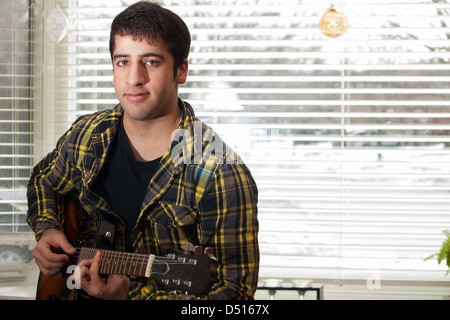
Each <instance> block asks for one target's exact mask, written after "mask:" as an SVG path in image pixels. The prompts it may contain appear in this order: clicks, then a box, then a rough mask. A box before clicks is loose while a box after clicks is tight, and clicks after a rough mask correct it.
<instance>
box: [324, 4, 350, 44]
mask: <svg viewBox="0 0 450 320" xmlns="http://www.w3.org/2000/svg"><path fill="white" fill-rule="evenodd" d="M347 29H348V21H347V17H346V16H345V15H344V14H342V13H340V12H337V11H336V9H335V8H334V5H333V4H331V7H330V8H329V9H328V11H327V12H326V13H325V14H324V15H323V16H322V19H320V24H319V30H320V32H322V33H323V34H324V35H326V36H327V37H330V38H336V37H339V36H340V35H342V34H344V33H345V32H346V31H347Z"/></svg>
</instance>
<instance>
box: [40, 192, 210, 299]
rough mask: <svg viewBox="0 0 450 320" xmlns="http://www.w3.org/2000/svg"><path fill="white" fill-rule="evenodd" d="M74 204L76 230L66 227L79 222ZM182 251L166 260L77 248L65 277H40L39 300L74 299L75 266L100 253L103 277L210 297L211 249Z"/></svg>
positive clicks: (68, 214) (69, 207) (69, 211)
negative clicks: (148, 281)
mask: <svg viewBox="0 0 450 320" xmlns="http://www.w3.org/2000/svg"><path fill="white" fill-rule="evenodd" d="M74 201H76V200H73V199H70V200H69V202H68V203H67V204H66V207H65V228H66V227H68V228H67V229H71V228H72V227H76V226H75V225H73V224H72V227H69V226H68V225H66V224H67V223H71V222H73V221H76V220H73V219H76V217H75V216H74V212H75V213H76V212H77V210H78V209H77V207H76V206H78V204H77V203H76V202H74ZM67 231H69V230H67ZM71 231H74V230H71ZM65 232H66V231H65ZM69 233H72V232H69ZM71 235H73V234H71ZM182 249H183V250H184V252H182V251H178V250H174V249H173V250H170V251H169V252H167V254H166V255H165V256H155V255H146V254H136V253H128V252H119V251H113V250H105V249H97V248H90V247H78V248H77V253H76V254H74V255H73V256H70V259H69V266H68V268H67V269H66V270H67V272H66V273H65V274H63V275H60V276H55V277H46V276H44V275H42V274H41V275H40V277H39V282H38V289H37V295H36V299H38V300H59V299H61V300H65V299H75V298H76V291H77V290H76V289H79V286H78V284H77V281H76V279H75V275H74V270H75V268H76V265H77V264H78V263H79V262H80V261H82V260H90V259H93V258H94V256H95V254H96V253H97V251H100V253H101V255H100V263H99V272H100V274H102V275H109V274H121V275H127V276H138V277H144V278H152V279H154V280H155V281H156V283H157V285H158V290H163V291H177V292H181V293H184V294H186V295H193V296H196V297H202V296H205V295H207V294H208V293H209V291H210V289H211V287H212V285H213V283H214V280H215V279H216V276H217V260H216V259H215V257H214V256H213V255H212V252H211V250H210V249H208V248H207V249H205V250H203V249H202V248H201V247H198V246H197V247H194V246H193V245H192V244H190V243H185V244H183V245H182Z"/></svg>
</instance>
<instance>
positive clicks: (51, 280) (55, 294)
mask: <svg viewBox="0 0 450 320" xmlns="http://www.w3.org/2000/svg"><path fill="white" fill-rule="evenodd" d="M62 205H64V233H65V234H66V236H67V238H68V239H78V235H79V224H78V211H79V203H78V200H77V199H75V198H68V199H67V200H66V201H65V203H63V204H62ZM63 271H64V272H61V274H60V275H57V276H54V277H47V276H45V275H43V274H42V273H40V274H39V278H38V283H37V290H36V299H37V300H69V299H73V297H74V291H73V290H71V289H69V287H70V286H68V285H67V284H68V283H67V281H70V280H69V277H70V276H71V274H69V273H66V272H65V271H67V270H63Z"/></svg>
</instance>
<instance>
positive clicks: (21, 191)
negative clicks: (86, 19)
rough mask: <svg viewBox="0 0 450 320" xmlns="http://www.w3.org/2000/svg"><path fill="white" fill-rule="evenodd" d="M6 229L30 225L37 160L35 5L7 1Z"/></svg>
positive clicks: (0, 41)
mask: <svg viewBox="0 0 450 320" xmlns="http://www.w3.org/2000/svg"><path fill="white" fill-rule="evenodd" d="M0 3H1V4H0V6H1V12H0V232H5V231H6V232H11V231H14V232H20V231H28V230H29V229H28V226H27V225H26V222H25V212H26V209H27V205H26V200H25V190H26V186H27V184H28V179H29V177H30V169H31V166H32V164H33V157H32V152H33V149H32V130H33V123H32V122H33V107H34V106H35V103H34V85H35V81H34V80H35V78H34V77H33V59H34V54H33V48H34V41H35V39H34V31H33V28H34V23H35V21H34V18H33V15H34V8H33V7H32V6H31V7H30V3H29V1H24V0H20V1H5V0H3V1H1V2H0Z"/></svg>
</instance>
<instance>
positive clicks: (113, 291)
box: [75, 251, 130, 300]
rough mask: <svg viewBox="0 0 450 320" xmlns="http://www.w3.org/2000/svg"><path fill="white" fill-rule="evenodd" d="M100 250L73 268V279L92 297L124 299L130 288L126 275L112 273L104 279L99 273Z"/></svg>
mask: <svg viewBox="0 0 450 320" xmlns="http://www.w3.org/2000/svg"><path fill="white" fill-rule="evenodd" d="M100 254H101V253H100V251H97V253H96V255H95V256H94V259H92V260H83V261H81V262H80V263H79V264H78V266H77V268H76V269H75V279H77V281H79V284H80V285H81V289H83V290H84V291H86V293H87V294H88V295H90V296H91V297H94V298H99V299H107V300H126V299H127V297H128V291H129V289H130V279H128V277H127V276H123V275H116V274H112V275H109V276H108V278H106V279H104V278H102V277H101V276H100V273H99V264H100Z"/></svg>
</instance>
